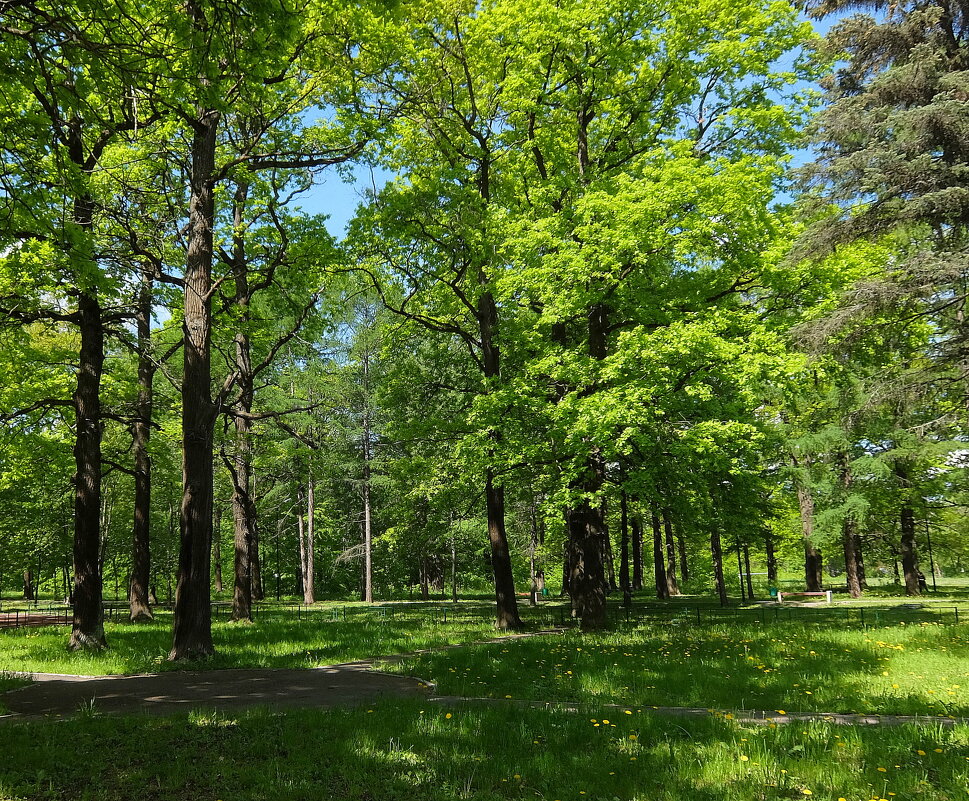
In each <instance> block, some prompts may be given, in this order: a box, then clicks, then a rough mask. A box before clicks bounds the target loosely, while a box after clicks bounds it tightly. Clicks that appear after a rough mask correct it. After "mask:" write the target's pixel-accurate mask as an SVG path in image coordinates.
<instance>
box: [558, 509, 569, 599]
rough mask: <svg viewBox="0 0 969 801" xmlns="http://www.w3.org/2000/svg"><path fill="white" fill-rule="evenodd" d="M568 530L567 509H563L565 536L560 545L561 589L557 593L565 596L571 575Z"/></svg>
mask: <svg viewBox="0 0 969 801" xmlns="http://www.w3.org/2000/svg"><path fill="white" fill-rule="evenodd" d="M568 530H569V511H568V509H566V510H565V533H566V538H565V542H564V544H563V546H562V591H561V592H560V593H559V597H560V598H562V597H565V596H566V595H569V596H571V595H572V593H571V591H570V590H569V578H570V577H571V575H572V549H571V548H569V539H568Z"/></svg>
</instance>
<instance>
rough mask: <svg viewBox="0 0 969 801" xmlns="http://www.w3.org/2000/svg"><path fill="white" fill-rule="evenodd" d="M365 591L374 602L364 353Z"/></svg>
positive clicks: (367, 377)
mask: <svg viewBox="0 0 969 801" xmlns="http://www.w3.org/2000/svg"><path fill="white" fill-rule="evenodd" d="M363 397H364V401H363V403H364V407H363V436H362V438H361V440H362V441H361V443H360V444H361V446H362V449H363V487H362V494H363V592H362V593H361V595H362V599H363V600H364V601H365V602H366V603H368V604H369V603H373V528H372V518H371V513H370V478H371V475H370V460H371V458H372V454H371V450H370V436H371V432H370V354H369V351H366V349H365V350H364V354H363Z"/></svg>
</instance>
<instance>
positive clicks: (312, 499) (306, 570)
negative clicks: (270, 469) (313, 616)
mask: <svg viewBox="0 0 969 801" xmlns="http://www.w3.org/2000/svg"><path fill="white" fill-rule="evenodd" d="M315 540H316V487H315V485H314V483H313V465H312V464H310V469H309V478H308V480H307V482H306V561H305V562H304V565H303V603H304V604H315V603H316V588H315V586H314V584H315V578H316V577H315V571H316V568H315V566H314V564H313V562H314V558H315V546H316V542H315Z"/></svg>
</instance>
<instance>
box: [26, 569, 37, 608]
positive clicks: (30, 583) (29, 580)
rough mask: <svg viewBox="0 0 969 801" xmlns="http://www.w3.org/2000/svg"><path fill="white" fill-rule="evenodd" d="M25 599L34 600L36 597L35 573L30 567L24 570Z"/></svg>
mask: <svg viewBox="0 0 969 801" xmlns="http://www.w3.org/2000/svg"><path fill="white" fill-rule="evenodd" d="M23 594H24V600H25V601H33V600H35V599H36V597H37V596H36V593H35V592H34V573H33V571H32V570H31V569H30V568H28V569H27V570H25V571H24V593H23Z"/></svg>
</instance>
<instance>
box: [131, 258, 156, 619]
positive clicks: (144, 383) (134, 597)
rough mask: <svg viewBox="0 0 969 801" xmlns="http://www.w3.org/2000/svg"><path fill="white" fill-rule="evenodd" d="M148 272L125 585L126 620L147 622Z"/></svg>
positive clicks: (139, 313)
mask: <svg viewBox="0 0 969 801" xmlns="http://www.w3.org/2000/svg"><path fill="white" fill-rule="evenodd" d="M151 285H152V278H151V273H150V272H148V270H147V269H146V270H144V271H143V272H142V279H141V287H140V288H139V291H138V303H137V310H136V325H137V333H138V401H137V411H136V418H135V422H134V423H133V424H132V426H131V434H132V450H133V452H134V463H135V509H134V521H133V530H132V538H131V539H132V549H131V581H130V583H129V585H128V605H129V618H130V619H131V621H132V622H137V621H143V620H151V619H152V617H153V616H152V613H151V605H150V604H149V601H148V587H149V584H150V581H151V576H150V570H151V542H150V537H151V459H150V458H149V456H148V442H149V438H150V436H151V416H152V383H153V381H154V377H155V365H154V363H153V362H152V359H151Z"/></svg>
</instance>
